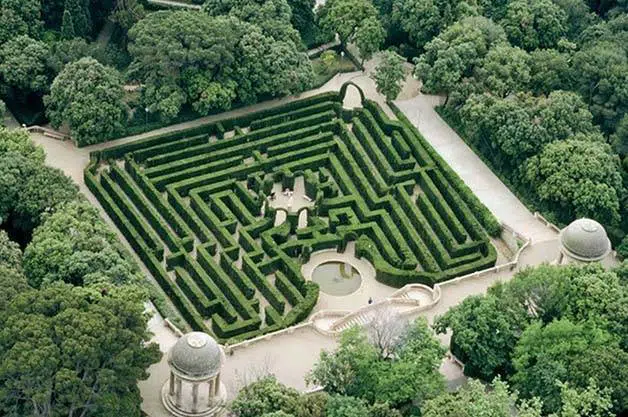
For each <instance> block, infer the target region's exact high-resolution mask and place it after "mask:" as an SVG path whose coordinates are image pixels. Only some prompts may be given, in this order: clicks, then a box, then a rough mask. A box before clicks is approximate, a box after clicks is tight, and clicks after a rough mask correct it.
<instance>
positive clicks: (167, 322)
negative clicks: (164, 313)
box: [164, 317, 183, 337]
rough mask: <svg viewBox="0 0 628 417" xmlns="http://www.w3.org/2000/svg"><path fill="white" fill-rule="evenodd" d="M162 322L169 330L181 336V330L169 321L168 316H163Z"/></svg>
mask: <svg viewBox="0 0 628 417" xmlns="http://www.w3.org/2000/svg"><path fill="white" fill-rule="evenodd" d="M164 323H166V327H168V328H170V330H172V331H173V332H174V334H176V335H177V337H182V336H183V332H182V331H181V330H180V329H179V328H178V327H177V326H176V325H175V324H174V323H173V322H171V321H170V319H169V318H167V317H165V318H164Z"/></svg>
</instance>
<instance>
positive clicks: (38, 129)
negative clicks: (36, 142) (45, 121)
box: [26, 125, 71, 140]
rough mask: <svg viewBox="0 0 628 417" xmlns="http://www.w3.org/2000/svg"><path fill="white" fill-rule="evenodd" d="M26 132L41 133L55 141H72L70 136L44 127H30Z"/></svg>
mask: <svg viewBox="0 0 628 417" xmlns="http://www.w3.org/2000/svg"><path fill="white" fill-rule="evenodd" d="M26 130H27V131H29V132H35V133H41V134H42V135H44V136H48V137H50V138H53V139H59V140H67V139H71V138H70V136H68V135H65V134H63V133H61V132H58V131H56V130H52V129H48V128H47V127H43V126H37V125H35V126H29V127H27V128H26Z"/></svg>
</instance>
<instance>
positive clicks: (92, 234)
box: [23, 201, 141, 289]
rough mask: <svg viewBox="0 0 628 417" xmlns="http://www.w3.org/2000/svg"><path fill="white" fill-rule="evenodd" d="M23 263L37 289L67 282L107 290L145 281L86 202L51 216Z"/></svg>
mask: <svg viewBox="0 0 628 417" xmlns="http://www.w3.org/2000/svg"><path fill="white" fill-rule="evenodd" d="M23 264H24V272H25V274H26V277H27V278H28V281H29V283H30V284H31V285H32V286H33V287H36V288H38V287H40V286H44V285H48V284H50V283H53V282H56V281H64V282H67V283H71V284H73V285H79V286H88V287H92V288H97V289H103V288H111V287H115V286H120V285H125V284H136V283H138V282H140V280H141V278H140V277H139V276H138V274H137V271H136V269H135V268H134V267H133V265H132V264H131V263H130V262H129V261H128V260H127V259H126V257H125V255H124V249H123V248H122V247H121V245H120V243H119V241H118V240H117V237H116V235H115V233H113V232H112V231H111V229H109V227H108V226H107V225H106V224H105V223H104V222H103V221H102V219H101V218H100V215H99V213H98V210H96V209H95V208H94V207H92V206H90V205H89V204H88V203H87V202H86V201H75V202H71V203H68V204H65V205H63V206H62V207H60V208H59V209H58V210H57V211H56V212H55V213H54V214H52V215H50V216H48V217H47V218H46V219H45V220H44V222H43V224H42V226H40V227H39V228H37V229H36V230H35V233H33V239H32V241H31V243H30V244H29V245H28V247H27V248H26V250H25V252H24V262H23Z"/></svg>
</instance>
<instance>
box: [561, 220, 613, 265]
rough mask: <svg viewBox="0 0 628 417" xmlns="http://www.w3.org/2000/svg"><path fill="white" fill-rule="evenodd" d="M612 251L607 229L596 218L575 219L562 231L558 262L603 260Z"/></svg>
mask: <svg viewBox="0 0 628 417" xmlns="http://www.w3.org/2000/svg"><path fill="white" fill-rule="evenodd" d="M610 252H611V241H610V240H609V239H608V236H607V235H606V230H604V227H603V226H602V225H601V224H599V223H598V222H596V221H595V220H591V219H586V218H582V219H577V220H574V221H573V222H572V223H571V224H570V225H569V226H567V227H565V228H564V229H563V230H561V232H560V254H559V255H558V264H567V263H573V262H576V263H588V262H595V261H602V260H603V259H604V258H606V257H607V256H608V254H609V253H610Z"/></svg>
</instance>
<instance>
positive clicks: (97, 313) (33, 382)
mask: <svg viewBox="0 0 628 417" xmlns="http://www.w3.org/2000/svg"><path fill="white" fill-rule="evenodd" d="M43 161H44V154H43V151H42V150H41V148H40V147H38V146H35V145H34V144H33V143H32V142H30V139H29V137H28V134H27V133H25V132H23V131H20V130H14V131H8V130H6V129H4V128H0V195H1V196H2V198H0V210H1V213H2V218H1V219H0V225H1V226H2V228H3V229H4V228H6V229H7V230H8V231H9V232H10V234H7V233H6V232H5V231H4V230H0V287H2V291H0V328H1V329H2V331H1V332H0V414H1V415H6V416H24V415H41V416H44V415H45V416H52V415H84V416H106V415H124V416H135V417H139V416H140V415H141V414H140V413H141V412H140V403H141V399H140V395H139V390H138V388H137V380H138V379H143V378H146V376H147V374H146V368H147V367H148V366H149V365H150V364H151V363H153V362H155V361H156V360H158V359H159V356H160V353H159V350H158V347H157V345H154V344H149V343H148V341H149V335H148V333H147V331H146V324H147V322H146V321H147V318H146V316H145V315H144V301H145V300H146V297H147V291H146V289H145V288H144V286H143V284H142V282H141V278H140V275H139V274H138V271H137V268H136V266H135V265H134V264H133V263H132V262H131V261H129V260H128V258H127V255H126V254H125V252H124V251H123V249H122V247H121V246H120V243H119V241H118V240H117V237H116V235H115V234H114V233H113V232H112V231H111V230H110V229H109V227H108V226H106V225H105V224H104V222H103V221H102V219H101V217H100V215H99V213H98V211H97V210H96V209H95V208H93V207H91V206H90V205H89V204H88V203H87V202H86V201H85V200H84V199H83V198H81V197H79V195H78V193H77V187H76V185H74V183H73V182H72V181H71V180H70V179H69V178H68V177H66V176H65V175H63V173H61V171H58V170H56V169H52V168H49V167H47V166H44V165H43ZM31 234H32V240H31V236H30V235H31ZM13 236H16V237H17V238H19V239H20V242H19V243H20V244H22V246H24V247H25V250H24V255H22V250H21V249H20V245H19V244H18V243H16V242H15V241H13V240H12V238H13Z"/></svg>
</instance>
